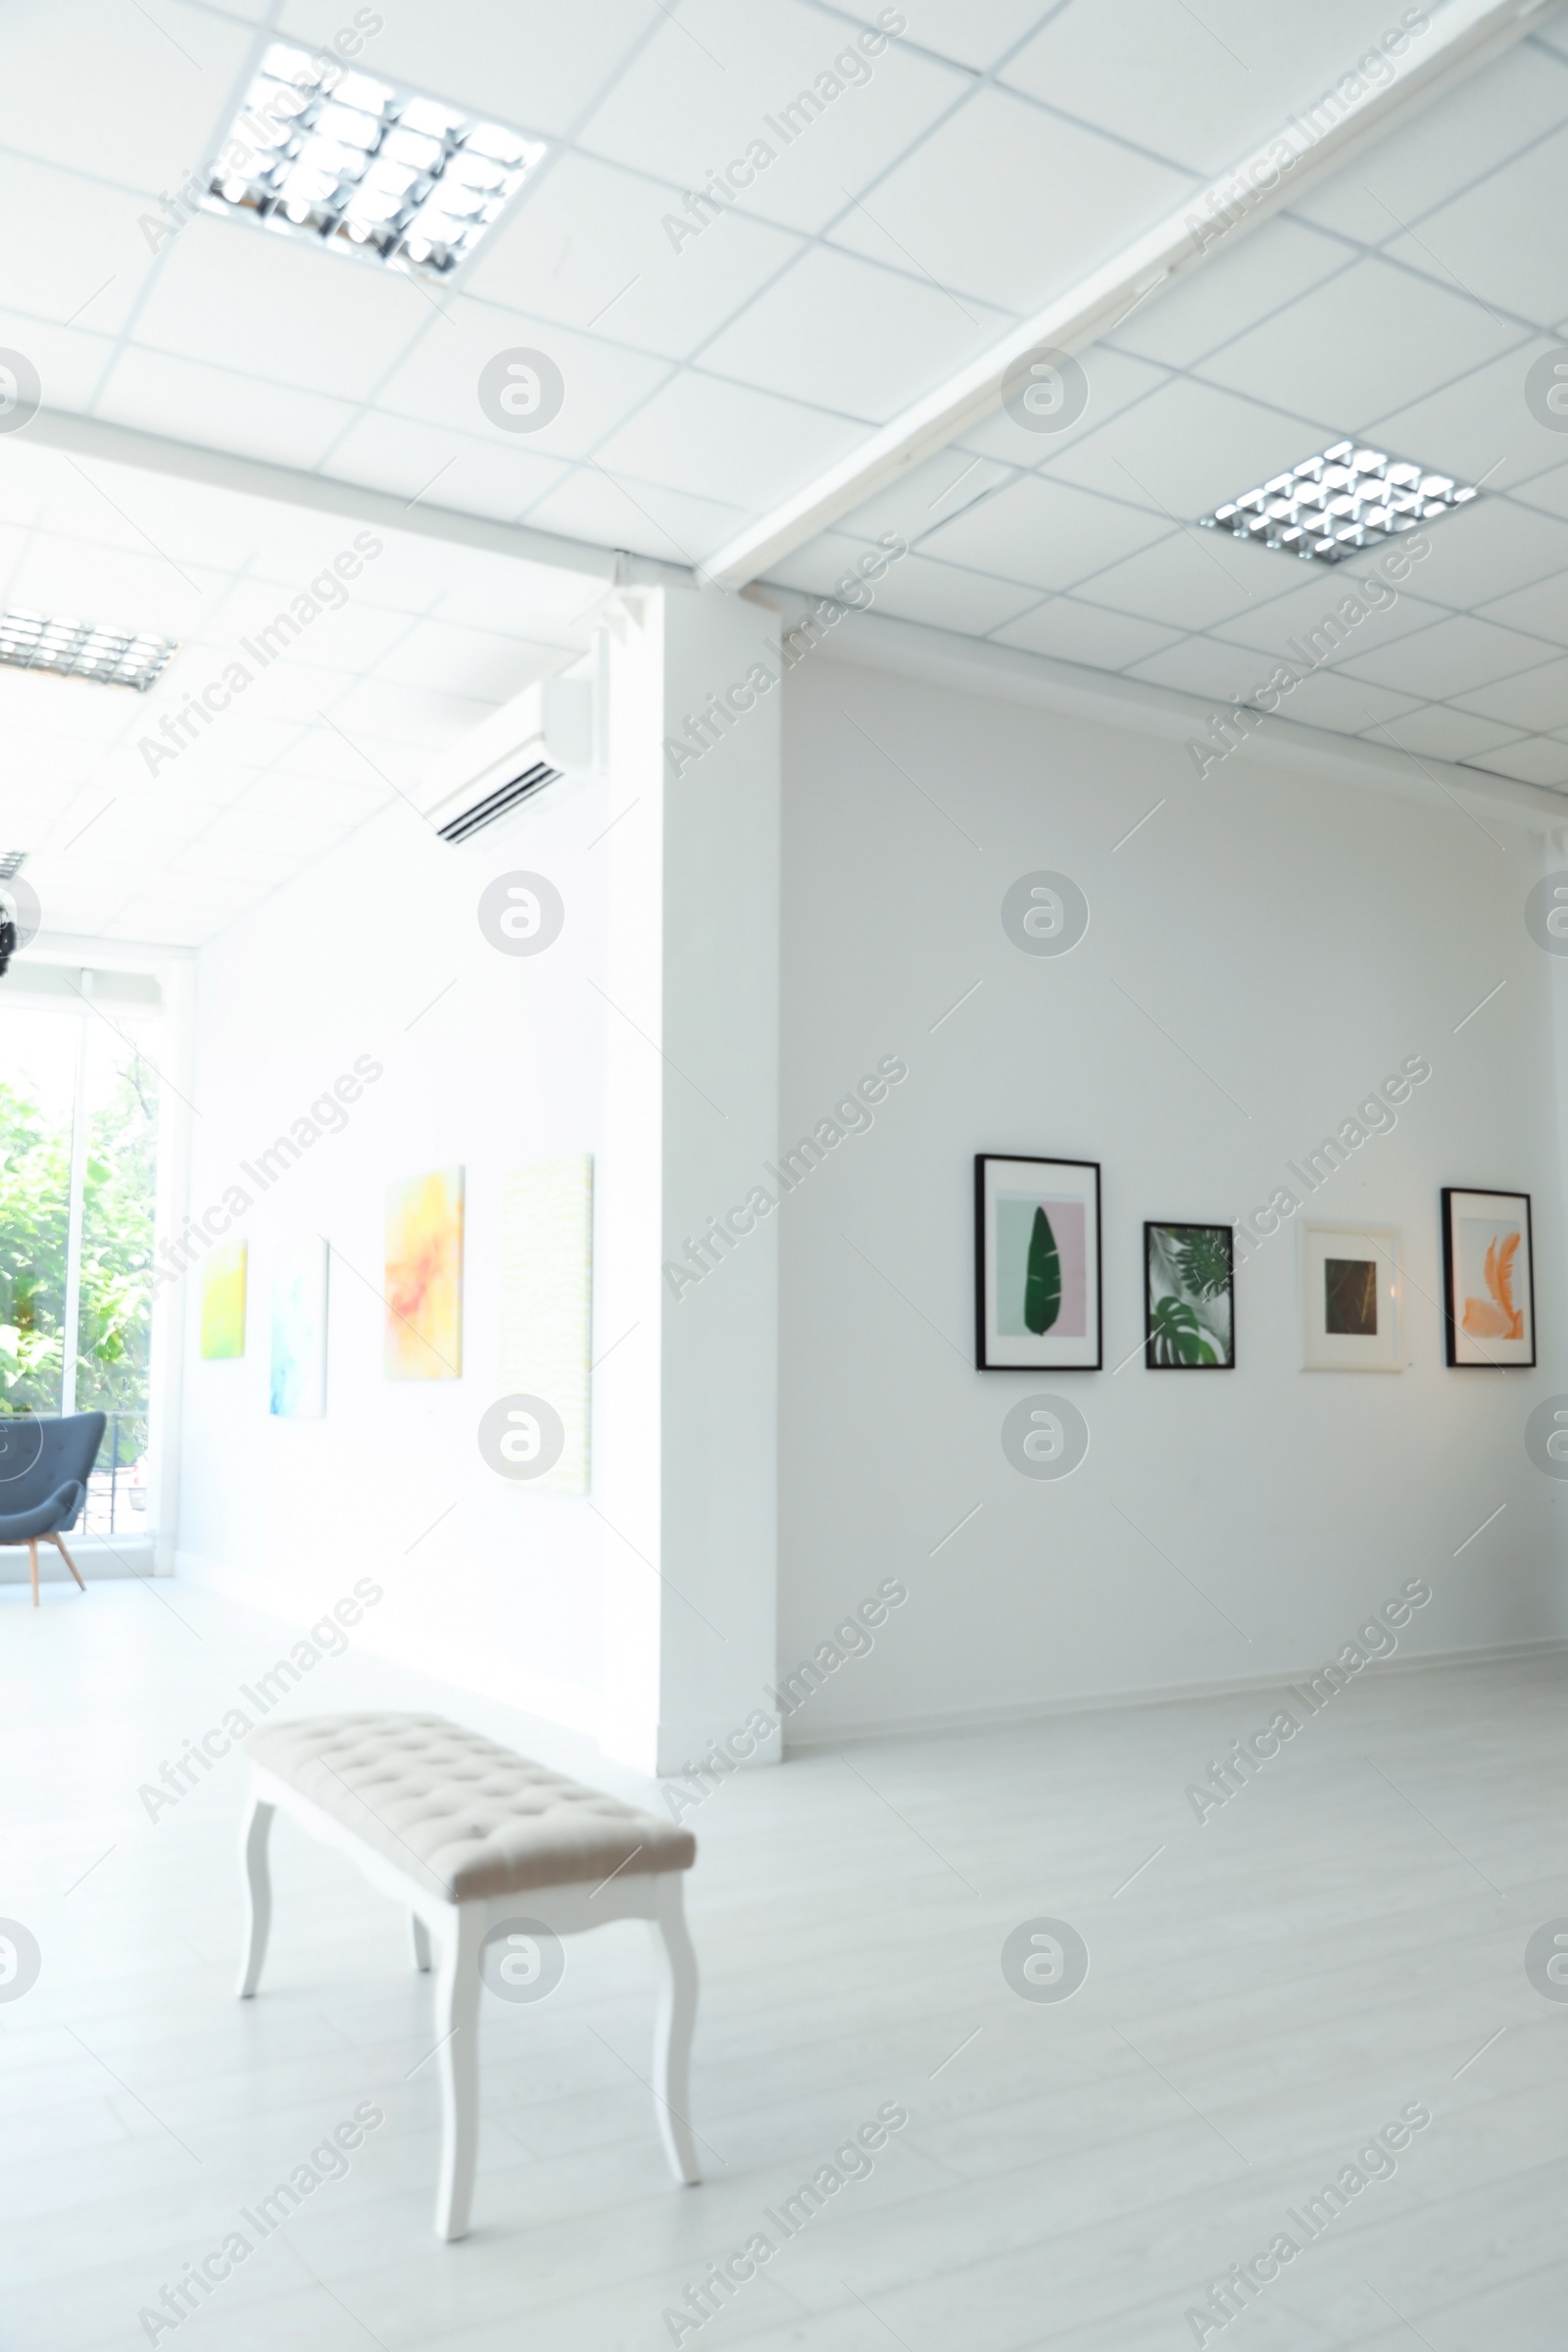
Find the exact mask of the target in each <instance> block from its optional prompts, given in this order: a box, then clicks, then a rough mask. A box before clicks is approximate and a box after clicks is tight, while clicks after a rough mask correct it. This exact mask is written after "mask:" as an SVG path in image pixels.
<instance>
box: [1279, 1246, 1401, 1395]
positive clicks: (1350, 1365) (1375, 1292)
mask: <svg viewBox="0 0 1568 2352" xmlns="http://www.w3.org/2000/svg"><path fill="white" fill-rule="evenodd" d="M1300 1250H1301V1367H1302V1370H1303V1371H1306V1372H1402V1371H1403V1370H1404V1236H1403V1234H1402V1232H1401V1231H1400V1229H1399V1227H1398V1226H1397V1225H1315V1224H1303V1225H1302V1227H1301V1243H1300Z"/></svg>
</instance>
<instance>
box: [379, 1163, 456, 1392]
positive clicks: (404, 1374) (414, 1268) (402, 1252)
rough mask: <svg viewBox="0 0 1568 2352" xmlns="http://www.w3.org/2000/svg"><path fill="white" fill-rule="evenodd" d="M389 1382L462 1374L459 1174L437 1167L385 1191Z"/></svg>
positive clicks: (386, 1361)
mask: <svg viewBox="0 0 1568 2352" xmlns="http://www.w3.org/2000/svg"><path fill="white" fill-rule="evenodd" d="M383 1362H384V1369H385V1371H386V1375H387V1378H388V1379H389V1380H456V1379H458V1378H459V1377H460V1375H461V1373H462V1371H463V1170H462V1169H461V1168H438V1169H436V1170H435V1171H434V1172H433V1173H432V1174H430V1175H428V1176H411V1177H409V1178H408V1179H407V1180H406V1181H405V1182H404V1183H402V1184H394V1185H391V1186H389V1187H388V1190H387V1197H386V1339H385V1349H384V1357H383Z"/></svg>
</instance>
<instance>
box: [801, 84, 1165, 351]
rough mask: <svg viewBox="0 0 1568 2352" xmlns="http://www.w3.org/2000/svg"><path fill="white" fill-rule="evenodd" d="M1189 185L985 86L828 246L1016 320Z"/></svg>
mask: <svg viewBox="0 0 1568 2352" xmlns="http://www.w3.org/2000/svg"><path fill="white" fill-rule="evenodd" d="M1193 185H1194V181H1193V179H1192V177H1191V175H1190V174H1188V173H1187V172H1177V171H1173V170H1171V169H1170V168H1169V167H1168V166H1167V165H1164V164H1160V163H1156V162H1154V161H1153V160H1152V159H1151V158H1149V157H1146V156H1143V155H1139V154H1136V153H1134V152H1132V151H1130V150H1129V149H1127V148H1125V147H1121V146H1118V145H1117V144H1116V142H1115V141H1114V140H1112V139H1107V138H1105V137H1103V136H1102V134H1101V133H1100V132H1099V131H1095V130H1091V129H1089V128H1087V127H1086V126H1084V125H1082V124H1080V123H1072V122H1068V121H1064V120H1063V119H1062V118H1061V117H1060V116H1058V115H1051V114H1047V113H1046V112H1045V111H1044V110H1043V109H1041V108H1040V107H1037V106H1033V105H1030V104H1029V103H1027V102H1026V101H1025V100H1024V99H1022V98H1017V97H1014V96H1013V95H1012V94H1011V93H1010V92H1009V91H1006V90H1002V89H997V88H994V87H993V88H984V89H981V90H978V91H977V92H976V93H975V95H974V96H973V98H971V99H970V100H969V102H968V103H967V105H965V106H963V107H962V108H960V109H959V110H958V112H957V113H956V114H955V115H953V116H951V117H950V118H949V120H948V121H947V122H945V123H942V124H941V126H940V127H939V128H938V129H937V130H935V131H933V133H932V134H931V136H930V137H929V138H927V139H925V140H923V141H922V142H921V144H920V145H919V146H918V147H917V148H916V149H915V150H914V152H913V154H912V155H910V156H909V157H908V158H907V160H906V161H905V162H903V163H901V164H899V165H898V166H897V167H896V168H895V169H894V170H893V171H892V172H889V173H888V174H887V176H886V177H885V178H884V179H881V180H879V181H878V182H877V184H876V186H875V187H874V188H873V189H872V190H871V191H870V193H869V194H868V195H866V196H865V197H863V198H862V199H861V201H860V202H859V203H858V205H857V206H856V207H855V208H854V209H853V210H852V211H851V212H850V213H849V214H848V215H847V216H846V218H845V219H843V220H842V221H839V222H838V223H837V224H836V225H835V227H834V230H833V237H834V241H835V242H836V243H838V244H841V245H847V246H849V247H850V248H852V250H854V251H855V252H857V253H863V254H865V255H867V256H868V257H869V258H870V259H871V260H872V261H878V262H887V263H888V264H889V265H890V266H893V267H902V268H908V267H909V265H910V264H911V263H912V264H913V266H914V267H915V268H916V269H918V270H925V271H927V272H929V274H930V275H931V276H932V277H934V278H935V279H936V280H937V282H938V283H939V284H940V285H945V286H949V287H951V288H952V289H953V290H954V291H955V292H956V293H959V294H976V295H978V296H979V297H980V298H981V300H982V301H984V302H989V303H992V304H994V305H995V306H996V307H997V308H998V309H999V310H1005V311H1013V312H1016V313H1018V314H1019V315H1020V316H1026V315H1027V314H1029V313H1030V312H1033V311H1036V310H1038V309H1040V308H1041V307H1042V306H1043V304H1044V303H1045V302H1046V301H1047V300H1048V299H1049V298H1050V297H1051V296H1052V295H1053V294H1056V293H1059V292H1061V291H1062V290H1063V289H1064V288H1066V287H1068V286H1070V285H1073V284H1076V283H1077V281H1078V280H1079V279H1080V278H1082V277H1084V276H1086V275H1087V274H1088V272H1089V271H1090V270H1092V269H1094V268H1095V266H1096V265H1097V264H1098V263H1101V262H1103V261H1105V260H1107V259H1108V258H1109V257H1110V256H1111V255H1112V254H1114V253H1116V252H1118V251H1119V250H1120V249H1121V247H1122V246H1123V245H1125V244H1126V243H1128V242H1129V241H1130V239H1131V238H1133V237H1134V236H1136V235H1138V234H1139V232H1140V231H1142V230H1144V229H1146V228H1149V227H1150V226H1152V223H1153V222H1154V221H1157V220H1160V219H1162V218H1163V217H1164V215H1165V214H1167V213H1169V212H1171V211H1173V210H1174V209H1175V208H1176V207H1177V206H1178V205H1179V204H1180V203H1181V201H1182V199H1183V198H1184V197H1185V196H1187V195H1188V194H1189V193H1190V191H1191V189H1192V187H1193ZM1022 190H1027V191H1028V195H1027V199H1026V200H1025V199H1024V198H1023V197H1022V196H1021V195H1020V194H1019V191H1022ZM1044 223H1049V224H1050V233H1049V234H1043V233H1042V226H1043V224H1044Z"/></svg>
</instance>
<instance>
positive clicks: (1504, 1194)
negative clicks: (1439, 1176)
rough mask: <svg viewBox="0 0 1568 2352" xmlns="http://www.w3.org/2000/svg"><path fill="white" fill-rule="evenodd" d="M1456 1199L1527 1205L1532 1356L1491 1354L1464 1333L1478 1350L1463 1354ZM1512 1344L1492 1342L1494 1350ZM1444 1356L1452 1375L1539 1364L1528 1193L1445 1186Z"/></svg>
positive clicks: (1490, 1187) (1487, 1186)
mask: <svg viewBox="0 0 1568 2352" xmlns="http://www.w3.org/2000/svg"><path fill="white" fill-rule="evenodd" d="M1454 1201H1523V1202H1524V1220H1523V1222H1524V1241H1525V1287H1526V1291H1527V1295H1528V1298H1529V1302H1530V1353H1529V1354H1528V1355H1525V1354H1523V1353H1520V1354H1517V1355H1504V1354H1501V1353H1497V1352H1489V1350H1488V1348H1487V1347H1486V1345H1485V1343H1484V1341H1482V1340H1480V1339H1476V1338H1473V1337H1472V1336H1471V1335H1470V1334H1468V1333H1467V1334H1465V1341H1466V1342H1467V1343H1468V1345H1469V1346H1470V1347H1471V1348H1474V1349H1475V1350H1476V1352H1475V1353H1473V1354H1466V1353H1462V1352H1461V1340H1460V1320H1461V1319H1460V1317H1459V1315H1458V1314H1457V1312H1456V1303H1457V1302H1456V1294H1455V1265H1454V1248H1453V1225H1454V1210H1453V1203H1454ZM1510 1345H1513V1343H1511V1342H1507V1341H1497V1340H1493V1342H1492V1348H1493V1349H1494V1350H1495V1349H1497V1348H1501V1347H1506V1346H1510ZM1443 1354H1444V1362H1445V1364H1446V1367H1447V1369H1448V1370H1449V1371H1450V1372H1528V1371H1531V1370H1533V1369H1534V1367H1535V1362H1536V1354H1537V1348H1536V1233H1535V1224H1534V1220H1533V1218H1532V1215H1531V1201H1530V1195H1529V1194H1528V1193H1518V1192H1510V1191H1508V1190H1506V1189H1505V1188H1504V1187H1502V1186H1499V1185H1495V1184H1446V1185H1445V1186H1444V1187H1443Z"/></svg>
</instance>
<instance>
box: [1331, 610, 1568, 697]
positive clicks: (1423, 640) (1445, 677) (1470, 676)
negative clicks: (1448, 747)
mask: <svg viewBox="0 0 1568 2352" xmlns="http://www.w3.org/2000/svg"><path fill="white" fill-rule="evenodd" d="M1550 659H1551V649H1550V648H1549V646H1545V645H1543V644H1541V643H1540V641H1539V640H1538V639H1536V638H1533V637H1525V636H1521V634H1520V633H1519V631H1518V630H1517V629H1499V628H1497V627H1496V626H1495V623H1493V622H1492V621H1490V620H1476V619H1474V618H1472V617H1471V616H1470V615H1469V614H1467V613H1457V614H1454V615H1453V616H1451V617H1450V618H1449V619H1447V620H1440V621H1435V622H1434V623H1433V625H1432V627H1431V628H1430V629H1418V630H1417V631H1416V633H1415V634H1414V635H1413V636H1410V637H1405V638H1402V639H1401V640H1400V641H1399V643H1398V644H1397V645H1390V646H1380V647H1379V648H1378V649H1377V650H1376V651H1375V652H1373V653H1370V654H1356V655H1352V656H1351V658H1350V659H1349V661H1348V662H1346V663H1345V664H1344V666H1345V669H1346V671H1347V673H1348V674H1349V675H1351V676H1355V677H1364V678H1370V679H1371V680H1372V682H1373V683H1374V685H1379V686H1389V687H1392V688H1393V689H1394V690H1395V692H1396V693H1401V694H1417V695H1427V696H1430V697H1431V698H1432V699H1433V700H1434V701H1436V700H1438V699H1440V698H1444V697H1447V696H1460V695H1463V694H1466V693H1474V692H1475V691H1476V689H1477V688H1479V687H1482V686H1486V685H1491V684H1492V683H1494V682H1495V680H1497V679H1500V678H1506V677H1511V676H1513V675H1514V674H1515V673H1517V672H1519V671H1521V670H1526V669H1531V668H1537V667H1539V666H1540V665H1541V663H1542V662H1547V661H1549V660H1550Z"/></svg>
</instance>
